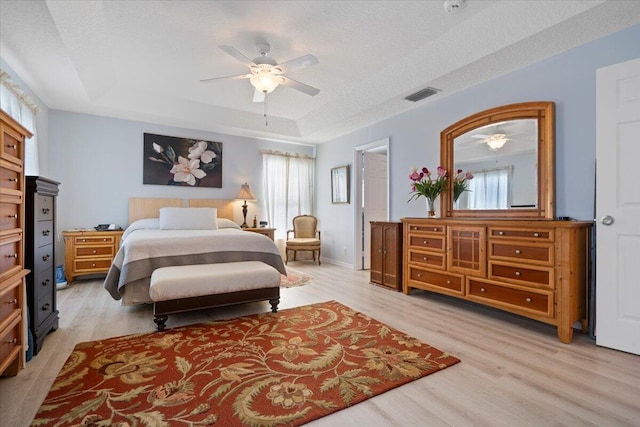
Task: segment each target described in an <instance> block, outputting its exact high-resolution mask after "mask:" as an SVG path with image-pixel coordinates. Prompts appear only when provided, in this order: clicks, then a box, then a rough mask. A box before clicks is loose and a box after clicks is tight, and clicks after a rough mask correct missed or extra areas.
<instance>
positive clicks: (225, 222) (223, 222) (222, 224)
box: [218, 218, 242, 230]
mask: <svg viewBox="0 0 640 427" xmlns="http://www.w3.org/2000/svg"><path fill="white" fill-rule="evenodd" d="M218 228H237V229H238V230H242V228H241V227H240V226H239V225H238V224H236V223H235V222H233V221H231V220H230V219H226V218H218Z"/></svg>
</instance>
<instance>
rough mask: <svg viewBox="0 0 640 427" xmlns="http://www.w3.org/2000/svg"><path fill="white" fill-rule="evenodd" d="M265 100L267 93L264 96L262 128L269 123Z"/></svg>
mask: <svg viewBox="0 0 640 427" xmlns="http://www.w3.org/2000/svg"><path fill="white" fill-rule="evenodd" d="M267 99H269V96H268V94H267V93H265V94H264V126H265V127H267V126H269V121H268V120H267Z"/></svg>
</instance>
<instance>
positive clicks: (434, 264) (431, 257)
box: [409, 249, 446, 270]
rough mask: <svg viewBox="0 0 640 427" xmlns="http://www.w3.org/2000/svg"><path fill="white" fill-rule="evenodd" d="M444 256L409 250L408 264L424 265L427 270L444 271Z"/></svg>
mask: <svg viewBox="0 0 640 427" xmlns="http://www.w3.org/2000/svg"><path fill="white" fill-rule="evenodd" d="M445 259H446V258H445V255H444V254H441V253H431V252H418V251H415V250H413V249H409V262H412V263H416V264H420V265H424V266H425V267H429V268H437V269H439V270H444V268H445V266H446V262H445Z"/></svg>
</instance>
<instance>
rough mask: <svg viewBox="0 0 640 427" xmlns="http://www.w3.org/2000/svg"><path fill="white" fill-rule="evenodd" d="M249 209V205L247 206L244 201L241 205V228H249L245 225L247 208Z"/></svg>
mask: <svg viewBox="0 0 640 427" xmlns="http://www.w3.org/2000/svg"><path fill="white" fill-rule="evenodd" d="M248 207H249V205H247V201H246V200H245V201H244V205H242V225H241V226H240V227H242V228H249V225H248V224H247V208H248Z"/></svg>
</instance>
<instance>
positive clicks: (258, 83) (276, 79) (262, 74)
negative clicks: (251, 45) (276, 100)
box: [249, 70, 284, 93]
mask: <svg viewBox="0 0 640 427" xmlns="http://www.w3.org/2000/svg"><path fill="white" fill-rule="evenodd" d="M249 81H250V82H251V84H252V85H253V87H255V88H256V89H257V90H259V91H260V92H263V93H271V92H273V90H274V89H275V88H277V87H278V85H279V84H280V83H282V82H283V81H284V79H283V78H282V77H280V76H276V75H274V74H272V73H271V72H269V71H267V70H261V71H259V72H258V73H256V74H254V75H253V76H251V77H250V78H249Z"/></svg>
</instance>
